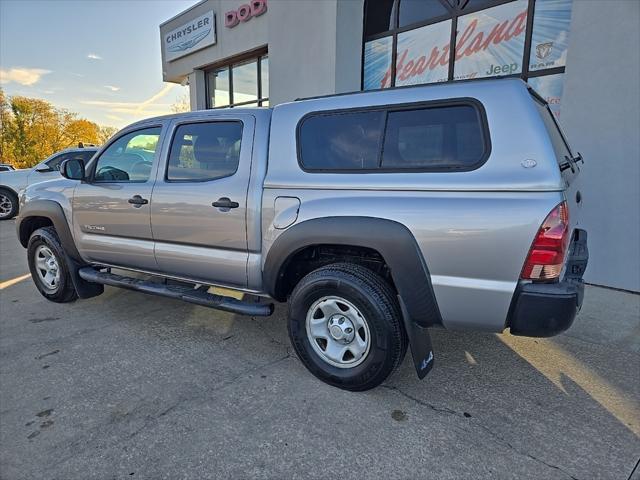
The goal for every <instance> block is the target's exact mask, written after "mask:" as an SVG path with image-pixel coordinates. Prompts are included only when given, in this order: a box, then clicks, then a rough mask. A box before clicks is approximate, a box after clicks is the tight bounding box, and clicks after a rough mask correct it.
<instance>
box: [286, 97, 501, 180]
mask: <svg viewBox="0 0 640 480" xmlns="http://www.w3.org/2000/svg"><path fill="white" fill-rule="evenodd" d="M298 149H299V162H300V165H301V166H302V168H303V169H305V170H308V171H315V172H376V171H380V172H382V171H386V172H394V171H407V170H409V171H411V170H413V171H448V170H460V171H467V170H472V169H474V168H477V167H479V166H480V165H481V164H482V163H483V162H484V161H485V160H486V157H487V156H488V153H489V146H488V135H487V133H486V122H485V120H484V117H483V115H481V113H480V111H479V108H478V107H477V106H476V105H474V104H471V103H469V104H467V103H455V104H450V105H443V104H438V105H428V106H417V107H416V106H410V107H402V108H397V107H382V108H380V109H370V110H366V111H362V110H355V111H340V112H328V113H327V112H322V113H316V114H311V115H309V116H307V117H306V118H304V119H303V120H302V121H301V123H300V126H299V128H298Z"/></svg>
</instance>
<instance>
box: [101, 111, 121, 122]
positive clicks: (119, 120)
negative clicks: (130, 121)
mask: <svg viewBox="0 0 640 480" xmlns="http://www.w3.org/2000/svg"><path fill="white" fill-rule="evenodd" d="M105 117H107V118H108V119H109V120H113V121H115V122H121V121H122V120H124V118H122V117H119V116H118V115H112V114H110V113H108V114H107V115H105Z"/></svg>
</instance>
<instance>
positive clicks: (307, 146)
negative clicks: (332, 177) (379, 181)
mask: <svg viewBox="0 0 640 480" xmlns="http://www.w3.org/2000/svg"><path fill="white" fill-rule="evenodd" d="M384 115H385V113H384V112H383V111H376V112H355V113H340V114H334V115H317V116H312V117H309V118H307V119H306V120H304V121H303V122H302V125H301V127H300V137H299V142H300V147H301V157H302V158H301V160H302V164H303V165H304V167H305V168H308V169H311V170H354V169H358V170H362V169H372V168H376V167H377V166H378V152H379V151H380V148H379V147H380V137H381V131H382V122H383V120H384Z"/></svg>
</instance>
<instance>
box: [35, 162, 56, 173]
mask: <svg viewBox="0 0 640 480" xmlns="http://www.w3.org/2000/svg"><path fill="white" fill-rule="evenodd" d="M36 172H40V173H45V172H53V168H51V167H50V166H49V165H47V164H46V163H43V164H42V165H38V166H37V167H36Z"/></svg>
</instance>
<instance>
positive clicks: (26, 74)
mask: <svg viewBox="0 0 640 480" xmlns="http://www.w3.org/2000/svg"><path fill="white" fill-rule="evenodd" d="M47 73H51V70H44V69H42V68H23V67H17V68H10V69H8V70H5V69H0V83H11V82H15V83H19V84H20V85H25V86H31V85H34V84H35V83H38V82H39V81H40V78H41V77H42V76H43V75H46V74H47Z"/></svg>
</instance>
